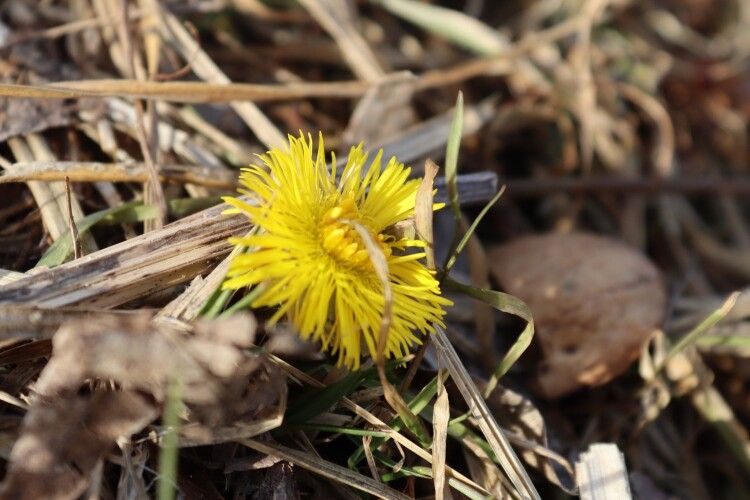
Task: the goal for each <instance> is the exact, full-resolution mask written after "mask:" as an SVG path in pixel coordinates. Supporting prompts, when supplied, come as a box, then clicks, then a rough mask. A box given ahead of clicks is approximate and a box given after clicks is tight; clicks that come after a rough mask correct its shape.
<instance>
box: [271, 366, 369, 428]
mask: <svg viewBox="0 0 750 500" xmlns="http://www.w3.org/2000/svg"><path fill="white" fill-rule="evenodd" d="M375 376H377V374H376V373H375V369H374V368H371V369H369V370H358V371H356V372H352V373H350V374H349V375H347V376H345V377H344V378H342V379H341V380H339V381H337V382H336V383H333V384H331V385H329V386H328V387H326V388H325V389H321V390H319V391H309V392H308V393H306V394H305V395H303V396H302V397H300V398H299V399H297V400H296V401H295V402H294V404H293V405H292V406H291V407H290V408H289V409H288V410H287V413H286V417H285V418H284V421H285V423H287V424H295V425H298V424H304V423H306V422H307V421H308V420H310V419H311V418H313V417H315V416H316V415H320V414H321V413H323V412H326V411H328V410H330V409H331V408H332V407H333V406H334V405H335V404H336V403H337V402H338V401H340V400H341V398H343V397H345V396H348V395H349V394H351V393H352V392H354V391H355V390H356V389H357V387H359V386H360V384H362V382H363V381H364V380H365V379H367V378H371V377H375Z"/></svg>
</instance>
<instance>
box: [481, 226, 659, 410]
mask: <svg viewBox="0 0 750 500" xmlns="http://www.w3.org/2000/svg"><path fill="white" fill-rule="evenodd" d="M489 257H490V258H489V261H490V262H491V263H492V273H493V275H494V277H495V279H497V280H498V282H499V283H500V285H501V286H502V287H503V288H504V289H505V290H506V291H507V292H509V293H511V294H513V295H516V296H517V297H519V298H520V299H522V300H523V301H524V302H526V303H527V304H528V305H529V307H530V308H531V311H532V313H533V315H534V321H535V323H536V326H537V332H538V333H537V338H538V339H539V342H540V344H541V349H542V352H543V354H544V358H545V359H544V361H543V363H542V365H541V366H540V370H539V374H538V378H537V383H538V387H539V390H540V392H541V393H542V394H543V395H544V396H546V397H548V398H556V397H560V396H562V395H564V394H567V393H569V392H572V391H574V390H576V389H579V388H581V387H583V386H594V385H601V384H605V383H607V382H609V381H610V380H611V379H612V378H614V377H616V376H617V375H619V374H621V373H623V372H624V371H625V370H626V369H627V368H628V366H629V365H630V364H631V363H632V362H633V361H634V360H635V359H636V358H637V357H638V356H639V353H640V352H641V347H642V346H643V345H644V343H645V342H646V341H647V340H648V338H649V337H650V336H651V335H652V334H653V333H654V332H655V331H656V330H657V328H658V327H659V325H660V323H661V321H662V318H663V317H664V311H665V305H666V295H665V291H664V286H663V284H662V280H661V276H660V274H659V271H658V270H657V269H656V267H655V266H654V265H653V264H652V263H651V262H650V261H649V260H648V259H647V258H645V257H644V256H643V255H641V254H640V253H638V252H637V251H635V250H633V249H631V248H629V247H627V246H625V245H623V244H621V243H619V242H617V241H614V240H610V239H607V238H602V237H598V236H593V235H588V234H580V233H578V234H576V233H573V234H547V235H536V236H529V237H525V238H521V239H518V240H516V241H513V242H511V243H508V244H506V245H502V246H499V247H496V248H494V249H492V250H490V252H489Z"/></svg>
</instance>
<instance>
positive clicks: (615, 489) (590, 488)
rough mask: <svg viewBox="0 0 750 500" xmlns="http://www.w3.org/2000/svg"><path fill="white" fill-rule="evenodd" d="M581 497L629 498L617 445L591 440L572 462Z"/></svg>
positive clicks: (600, 499)
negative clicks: (579, 456)
mask: <svg viewBox="0 0 750 500" xmlns="http://www.w3.org/2000/svg"><path fill="white" fill-rule="evenodd" d="M576 478H577V480H578V487H579V491H580V495H581V500H629V499H631V498H632V495H631V494H630V483H629V482H628V470H627V468H626V467H625V460H624V458H623V456H622V453H621V452H620V450H619V449H618V448H617V445H615V444H611V443H595V444H592V445H591V446H589V449H588V450H587V451H586V452H585V453H584V454H582V455H581V458H580V459H579V461H578V462H577V463H576Z"/></svg>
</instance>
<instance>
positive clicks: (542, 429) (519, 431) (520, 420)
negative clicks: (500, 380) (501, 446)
mask: <svg viewBox="0 0 750 500" xmlns="http://www.w3.org/2000/svg"><path fill="white" fill-rule="evenodd" d="M483 389H484V388H483ZM487 406H489V408H490V410H491V411H492V414H493V415H495V418H496V419H497V420H498V421H499V422H503V427H504V428H505V429H507V430H508V431H510V434H509V438H510V439H511V440H512V441H513V442H514V444H515V445H516V447H517V448H518V449H519V454H520V455H521V458H523V459H524V461H525V462H526V463H527V464H529V465H530V466H531V467H534V468H535V469H537V470H538V471H539V472H540V473H541V474H543V475H544V477H545V478H546V479H547V480H548V481H549V482H551V483H552V484H555V485H557V486H559V487H560V488H562V489H564V490H565V491H566V492H568V493H569V494H574V484H575V478H574V472H573V466H572V465H571V464H570V463H569V462H568V461H567V460H566V459H565V458H564V457H562V456H561V455H559V454H557V453H556V452H554V451H552V450H551V449H549V443H548V442H547V428H546V426H545V423H544V417H542V414H541V412H540V411H539V410H538V409H537V408H536V407H535V406H534V405H533V403H532V402H531V401H530V400H528V399H527V398H525V397H524V396H522V395H521V394H519V393H517V392H514V391H512V390H510V389H507V388H505V387H502V386H496V387H495V389H494V390H493V391H492V393H490V395H489V397H488V398H487ZM555 464H557V467H555ZM561 471H565V472H566V473H567V477H566V474H561Z"/></svg>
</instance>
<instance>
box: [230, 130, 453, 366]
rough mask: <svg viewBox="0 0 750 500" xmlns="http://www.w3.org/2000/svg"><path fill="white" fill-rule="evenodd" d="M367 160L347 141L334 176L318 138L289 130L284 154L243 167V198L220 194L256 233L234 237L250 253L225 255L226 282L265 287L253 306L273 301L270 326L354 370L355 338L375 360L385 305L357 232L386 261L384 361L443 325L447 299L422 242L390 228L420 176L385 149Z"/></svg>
mask: <svg viewBox="0 0 750 500" xmlns="http://www.w3.org/2000/svg"><path fill="white" fill-rule="evenodd" d="M367 156H368V155H367V153H365V152H364V151H363V149H362V145H361V144H360V145H359V146H357V147H353V148H352V149H351V150H350V151H349V156H348V158H347V162H346V166H344V168H343V170H341V171H340V172H339V171H338V169H337V167H336V158H335V155H333V154H332V155H331V157H332V159H331V167H330V169H329V167H328V164H327V163H326V152H325V149H324V146H323V137H322V135H321V136H320V138H319V143H318V147H317V151H313V143H312V138H311V137H307V138H305V136H304V135H300V137H299V138H295V137H291V136H290V137H289V147H288V149H287V150H285V151H282V150H280V149H272V150H271V151H269V152H268V153H266V154H265V155H260V156H259V158H260V160H261V161H262V163H263V164H264V165H265V167H266V168H264V167H261V166H257V165H251V166H250V167H249V168H246V169H243V172H242V174H241V176H240V183H241V185H242V186H243V188H241V189H240V190H239V191H240V193H242V194H245V195H247V196H248V197H249V198H250V200H251V201H250V203H248V202H245V201H243V200H241V199H238V198H234V197H227V198H225V201H226V202H227V203H229V204H230V205H232V206H233V207H235V208H234V209H232V210H230V211H231V212H233V213H238V212H242V213H245V214H246V215H247V216H248V217H249V218H250V219H251V221H252V222H253V223H254V224H255V225H256V227H258V228H259V229H260V231H259V233H258V234H255V235H250V236H246V237H243V238H233V239H232V240H231V242H232V243H233V244H237V245H243V246H247V247H249V248H250V251H249V252H248V253H244V254H240V255H238V256H237V257H235V258H234V259H233V260H232V262H231V264H230V266H229V271H228V274H227V276H228V279H227V281H226V282H225V283H224V288H225V289H237V288H242V287H245V286H251V285H262V287H263V288H262V289H261V290H262V291H261V292H260V294H259V295H258V296H257V298H256V299H255V300H254V302H253V303H252V304H251V305H252V306H253V307H259V306H278V310H277V311H276V313H275V314H274V315H273V316H272V317H271V319H270V321H271V322H276V321H278V320H279V319H281V318H282V317H284V316H286V317H287V318H288V319H289V320H290V321H291V322H292V324H294V326H295V327H296V329H297V330H298V331H299V333H300V335H301V336H302V337H303V338H310V339H313V340H316V341H319V342H320V343H321V344H322V348H323V350H326V351H330V352H332V353H334V354H336V355H337V356H338V362H339V364H344V365H347V366H349V367H351V368H357V367H358V366H359V362H360V355H361V351H362V346H361V344H362V341H364V344H365V346H366V349H367V351H368V352H369V353H370V355H371V356H372V357H375V356H376V354H377V353H376V347H377V339H378V334H379V331H380V326H381V319H382V315H383V310H384V308H385V299H384V293H383V292H384V291H383V282H382V281H381V280H379V279H378V276H377V275H376V272H375V268H374V267H373V264H372V261H371V259H370V255H369V252H368V248H367V245H366V242H365V241H363V239H362V237H361V235H360V233H358V230H357V229H359V230H360V231H361V230H362V228H364V229H365V230H366V231H367V232H368V233H369V234H370V236H371V237H372V238H371V239H372V240H373V241H375V242H376V244H377V246H379V247H380V250H381V251H382V252H383V255H384V256H385V258H386V261H387V263H388V273H389V280H390V288H391V290H392V296H393V302H392V319H391V325H390V330H389V333H388V343H387V345H386V352H385V353H386V355H387V356H388V357H392V356H403V355H404V354H405V353H406V352H408V350H409V349H410V348H411V347H412V346H413V345H414V344H419V343H421V340H420V337H419V336H417V335H416V332H420V333H421V334H426V333H430V332H432V330H433V323H437V324H441V325H442V321H441V318H442V316H443V315H444V311H443V306H446V305H450V304H451V302H450V301H449V300H447V299H445V298H443V297H441V295H440V287H439V284H438V282H437V280H436V279H435V277H434V272H433V271H431V270H430V269H428V268H427V267H426V266H425V265H424V263H423V262H422V261H423V259H424V256H425V254H424V253H423V252H421V251H418V250H414V249H419V248H423V247H424V244H423V242H421V241H418V240H410V239H405V238H400V237H396V236H393V235H392V234H390V233H389V232H388V230H389V229H390V228H391V227H392V226H393V225H394V224H396V223H398V222H401V221H404V220H406V219H408V218H410V217H412V216H413V215H414V208H415V199H416V192H417V188H418V187H419V180H408V177H409V173H410V169H409V168H407V167H405V166H404V165H403V164H402V163H399V162H398V161H397V160H396V158H391V159H390V160H389V161H388V163H387V164H386V166H385V168H382V167H381V156H382V151H380V152H379V153H378V154H377V156H376V157H375V159H374V160H373V161H372V162H371V163H370V165H369V167H367V165H366V162H367Z"/></svg>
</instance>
